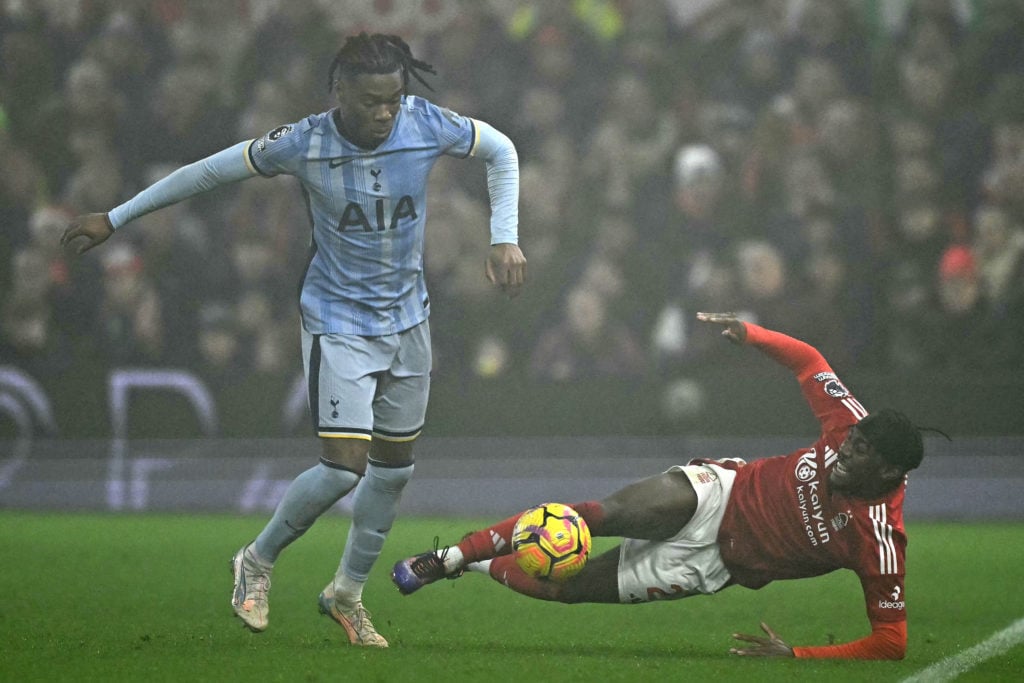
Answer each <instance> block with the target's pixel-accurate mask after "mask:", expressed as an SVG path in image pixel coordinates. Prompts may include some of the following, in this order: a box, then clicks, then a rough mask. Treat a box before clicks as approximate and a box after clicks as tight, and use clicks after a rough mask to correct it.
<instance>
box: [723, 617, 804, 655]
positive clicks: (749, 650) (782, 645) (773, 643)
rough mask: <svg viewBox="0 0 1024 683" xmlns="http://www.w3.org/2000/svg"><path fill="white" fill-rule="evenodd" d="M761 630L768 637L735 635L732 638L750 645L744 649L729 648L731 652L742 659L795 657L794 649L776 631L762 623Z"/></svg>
mask: <svg viewBox="0 0 1024 683" xmlns="http://www.w3.org/2000/svg"><path fill="white" fill-rule="evenodd" d="M761 630H762V631H764V632H765V633H766V634H767V635H768V637H767V638H765V637H764V636H750V635H747V634H745V633H734V634H732V637H733V638H735V639H736V640H741V641H743V642H745V643H750V644H749V645H744V646H743V647H732V648H729V652H731V653H732V654H734V655H739V656H741V657H794V656H796V655H794V654H793V648H791V647H790V646H789V645H788V644H787V643H786V641H784V640H783V639H782V638H780V637H779V635H778V634H777V633H775V631H773V630H772V629H771V628H770V627H769V626H768V624H766V623H764V622H763V621H762V622H761Z"/></svg>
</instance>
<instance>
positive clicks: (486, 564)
mask: <svg viewBox="0 0 1024 683" xmlns="http://www.w3.org/2000/svg"><path fill="white" fill-rule="evenodd" d="M491 562H492V560H480V561H479V562H470V563H469V564H467V565H466V569H467V570H469V571H471V572H480V573H481V574H487V575H488V576H489V575H490V573H491Z"/></svg>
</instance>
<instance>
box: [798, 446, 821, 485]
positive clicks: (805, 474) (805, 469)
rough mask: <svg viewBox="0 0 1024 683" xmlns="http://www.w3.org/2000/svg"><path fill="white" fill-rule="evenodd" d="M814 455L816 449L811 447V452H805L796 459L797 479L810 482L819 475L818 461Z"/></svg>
mask: <svg viewBox="0 0 1024 683" xmlns="http://www.w3.org/2000/svg"><path fill="white" fill-rule="evenodd" d="M814 456H815V452H814V449H811V451H810V452H808V453H804V454H803V455H801V456H800V459H799V460H797V461H796V469H795V470H794V474H796V478H797V480H799V481H802V482H808V481H810V480H811V479H814V478H815V477H816V476H818V463H817V462H816V461H815V459H814Z"/></svg>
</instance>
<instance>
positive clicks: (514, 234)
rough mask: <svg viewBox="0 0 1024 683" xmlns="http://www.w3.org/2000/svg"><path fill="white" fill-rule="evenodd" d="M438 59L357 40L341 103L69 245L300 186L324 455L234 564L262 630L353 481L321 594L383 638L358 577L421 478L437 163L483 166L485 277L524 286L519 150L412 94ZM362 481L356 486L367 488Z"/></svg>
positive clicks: (243, 611) (349, 619)
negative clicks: (281, 585)
mask: <svg viewBox="0 0 1024 683" xmlns="http://www.w3.org/2000/svg"><path fill="white" fill-rule="evenodd" d="M421 71H423V72H427V73H434V70H433V68H432V67H431V66H430V65H429V64H426V63H424V62H422V61H420V60H417V59H415V58H414V57H413V55H412V53H411V51H410V49H409V46H408V45H406V43H405V42H404V41H403V40H402V39H401V38H399V37H397V36H389V35H382V34H373V35H368V34H366V33H361V34H359V35H357V36H351V37H349V38H348V39H347V40H346V41H345V43H344V45H343V46H342V48H341V50H340V51H339V52H338V54H337V56H336V57H335V59H334V62H333V63H332V65H331V68H330V72H329V81H330V84H331V87H332V88H334V89H336V91H337V100H338V106H337V107H335V108H334V109H331V110H330V111H327V112H324V113H321V114H315V115H312V116H308V117H306V118H305V119H303V120H302V121H298V122H296V123H292V124H288V125H282V126H279V127H277V128H275V129H274V130H272V131H270V132H269V133H267V134H266V135H264V136H263V137H261V138H259V139H257V140H249V141H245V142H241V143H238V144H237V145H234V146H232V147H229V148H228V149H225V150H223V151H221V152H218V153H217V154H214V155H212V156H210V157H208V158H206V159H203V160H200V161H197V162H195V163H192V164H189V165H187V166H184V167H182V168H181V169H179V170H178V171H176V172H175V173H173V174H171V175H170V176H168V177H167V178H165V179H163V180H161V181H159V182H157V183H155V184H154V185H152V186H150V187H148V188H147V189H145V190H143V191H142V192H140V193H139V194H138V195H136V196H135V197H133V198H132V199H130V200H129V201H127V202H125V203H124V204H122V205H120V206H118V207H116V208H115V209H113V210H112V211H110V212H109V213H97V214H87V215H84V216H80V217H78V218H76V219H75V220H74V221H73V222H72V223H71V225H70V226H69V227H68V229H67V230H66V231H65V233H64V235H63V237H62V239H61V242H62V244H65V245H66V244H69V243H71V242H73V241H75V240H77V239H79V238H82V240H84V242H83V243H82V244H81V245H80V246H79V248H78V252H79V253H82V252H85V251H87V250H89V249H91V248H93V247H95V246H97V245H99V244H101V243H103V242H104V241H105V240H106V239H107V238H108V237H110V236H111V235H112V234H113V233H114V232H115V231H116V230H118V229H120V228H121V227H123V226H124V225H126V224H127V223H128V222H130V221H132V220H133V219H135V218H138V217H140V216H143V215H145V214H147V213H149V212H151V211H155V210H157V209H159V208H161V207H164V206H168V205H170V204H173V203H175V202H179V201H182V200H184V199H187V198H188V197H191V196H193V195H196V194H198V193H200V192H204V191H206V190H210V189H212V188H215V187H218V186H221V185H225V184H228V183H231V182H235V181H238V180H243V179H246V178H251V177H253V176H257V175H263V176H274V175H278V174H288V175H292V176H295V177H296V178H298V179H299V180H300V182H301V186H302V192H303V195H304V198H305V199H306V201H307V203H308V206H309V213H310V216H311V217H312V222H313V226H312V230H313V234H312V240H311V248H310V259H309V264H308V266H307V268H306V271H305V272H304V273H303V275H302V293H301V297H300V304H301V311H302V330H301V334H302V350H303V365H304V369H305V373H306V379H307V382H308V387H309V405H310V409H311V411H312V414H313V423H314V427H315V429H316V431H317V435H318V436H319V437H320V442H321V444H322V446H323V448H322V455H321V456H320V462H319V464H317V465H316V466H314V467H312V468H311V469H309V470H306V471H305V472H303V473H302V474H300V475H299V476H298V477H297V478H296V479H295V480H294V481H293V482H292V483H291V485H290V486H289V488H288V489H287V491H286V492H285V494H284V497H283V498H282V500H281V502H280V503H279V505H278V507H277V510H276V511H275V512H274V515H273V517H272V519H271V520H270V522H269V523H268V524H267V525H266V527H265V528H264V529H263V531H262V532H260V534H259V535H258V536H257V537H256V539H255V540H254V541H253V542H251V543H249V544H247V545H246V546H244V547H243V548H242V549H240V550H239V551H238V552H237V553H236V554H235V555H234V557H233V558H232V560H231V570H232V573H233V574H234V591H233V593H232V600H231V604H232V607H233V608H234V611H235V614H236V615H237V616H238V617H239V618H241V620H242V621H243V622H244V623H245V625H246V626H247V627H248V628H249V629H251V630H252V631H256V632H258V631H263V630H264V629H266V628H267V624H268V612H269V606H268V601H267V596H268V592H269V590H270V574H271V570H272V568H273V565H274V562H275V561H276V560H277V557H278V555H279V554H280V553H281V551H282V550H283V549H284V548H285V547H286V546H287V545H288V544H290V543H291V542H292V541H294V540H295V539H297V538H298V537H299V536H301V535H302V534H303V533H304V532H305V531H306V530H307V529H309V528H310V526H312V524H313V522H315V521H316V519H317V518H318V517H319V516H320V515H321V514H323V513H324V512H325V511H327V510H328V509H329V508H330V507H331V506H332V505H334V503H336V502H337V501H338V500H340V499H341V498H342V497H343V496H344V495H345V494H347V493H348V492H349V491H351V490H352V489H355V494H354V498H353V502H352V505H353V513H352V526H351V529H350V531H349V534H348V537H347V540H346V544H345V550H344V553H343V554H342V559H341V562H340V565H339V567H338V571H337V573H336V575H335V577H334V579H333V581H331V582H330V583H329V584H328V585H327V587H326V588H325V589H324V590H323V592H322V593H321V594H320V596H319V606H320V611H321V612H322V613H324V614H327V615H329V616H330V617H331V618H333V619H334V620H335V621H336V622H337V623H338V624H340V625H341V626H342V627H343V628H344V630H345V633H346V635H347V636H348V639H349V641H350V642H351V643H353V644H355V645H369V646H376V647H387V644H388V643H387V640H386V639H385V638H384V637H383V636H381V635H380V634H378V633H377V631H376V629H375V628H374V626H373V623H372V622H371V621H370V615H369V614H368V613H367V611H366V609H365V608H364V607H363V604H362V590H363V585H364V583H365V582H366V580H367V577H368V575H369V572H370V569H371V567H372V566H373V564H374V562H375V561H376V559H377V557H378V556H379V555H380V552H381V548H382V546H383V544H384V540H385V538H386V536H387V534H388V531H389V530H390V529H391V526H392V524H393V522H394V520H395V517H396V515H397V513H398V505H399V499H400V497H401V494H402V490H403V488H404V487H405V485H406V484H407V483H408V481H409V479H410V477H411V476H412V473H413V443H414V442H415V440H416V437H417V436H418V435H419V434H420V431H421V429H422V428H423V422H424V418H425V415H426V408H427V397H428V394H429V389H430V362H431V353H430V329H429V324H428V316H429V313H430V303H429V298H428V296H427V289H426V285H425V283H424V279H423V231H424V226H425V223H426V207H427V203H426V187H427V176H428V174H429V173H430V169H431V168H432V167H433V165H434V163H435V162H436V161H437V159H438V158H439V157H440V156H441V155H442V154H446V155H449V156H454V157H469V156H474V157H478V158H481V159H483V160H484V162H485V165H486V171H487V188H488V194H489V198H490V205H491V224H490V232H491V249H490V252H489V253H488V256H487V259H486V263H485V274H486V276H487V278H488V280H490V281H491V282H492V283H494V284H496V285H498V286H500V287H501V288H503V289H504V290H505V291H506V292H507V293H508V294H509V296H515V295H516V294H518V292H519V289H520V287H521V286H522V284H523V282H524V278H525V275H526V259H525V258H524V256H523V254H522V252H521V251H520V249H519V247H518V202H519V166H518V159H517V155H516V150H515V147H514V146H513V144H512V142H511V141H510V140H509V139H508V138H507V137H506V136H505V135H503V134H502V133H500V132H499V131H497V130H495V129H494V128H492V127H491V126H489V125H488V124H486V123H484V122H482V121H476V120H473V119H470V118H466V117H464V116H460V115H458V114H456V113H454V112H451V111H449V110H447V109H442V108H440V107H438V106H436V105H434V104H432V103H431V102H429V101H427V100H425V99H422V98H420V97H414V96H410V95H407V94H406V90H407V86H408V82H409V76H410V75H412V76H413V77H415V78H416V79H417V80H419V81H420V82H423V83H424V85H426V84H425V82H424V81H423V78H422V76H421V75H420V72H421ZM357 484H358V486H357Z"/></svg>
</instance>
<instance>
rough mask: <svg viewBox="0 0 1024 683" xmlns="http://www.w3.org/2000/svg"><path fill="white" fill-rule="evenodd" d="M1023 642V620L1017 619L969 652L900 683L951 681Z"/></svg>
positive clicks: (947, 659)
mask: <svg viewBox="0 0 1024 683" xmlns="http://www.w3.org/2000/svg"><path fill="white" fill-rule="evenodd" d="M1022 642H1024V619H1018V620H1017V621H1015V622H1013V623H1012V624H1010V625H1009V626H1007V627H1006V628H1004V629H1003V630H1002V631H1000V632H999V633H997V634H995V635H994V636H992V637H991V638H989V639H988V640H986V641H983V642H981V643H978V644H977V645H975V646H974V647H972V648H971V649H969V650H964V651H963V652H961V653H959V654H955V655H951V656H949V657H946V658H945V659H943V660H942V661H939V662H936V663H934V664H932V665H931V666H929V667H928V668H927V669H922V670H921V671H919V672H917V673H916V674H914V675H913V676H911V677H910V678H904V679H903V681H902V683H940V682H941V681H951V680H953V679H954V678H956V677H957V676H959V675H960V674H963V673H967V672H968V671H970V670H971V669H973V668H974V667H976V666H977V665H979V664H981V663H982V662H984V661H985V660H987V659H992V658H993V657H998V656H999V655H1001V654H1003V653H1004V652H1006V651H1007V650H1010V649H1012V648H1014V647H1016V646H1017V645H1020V644H1021V643H1022Z"/></svg>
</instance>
